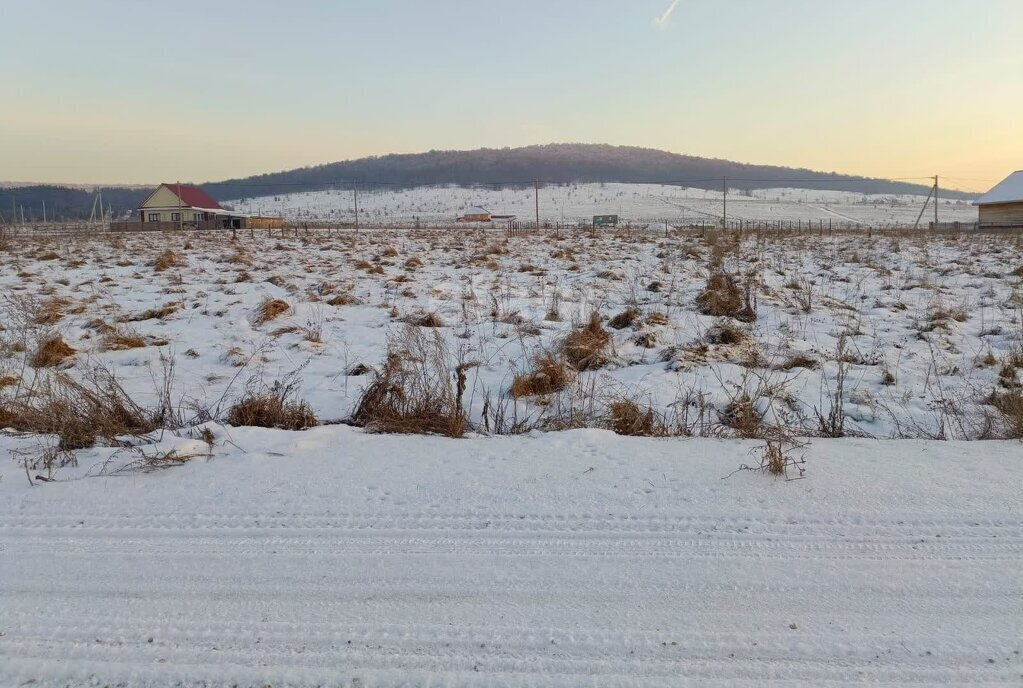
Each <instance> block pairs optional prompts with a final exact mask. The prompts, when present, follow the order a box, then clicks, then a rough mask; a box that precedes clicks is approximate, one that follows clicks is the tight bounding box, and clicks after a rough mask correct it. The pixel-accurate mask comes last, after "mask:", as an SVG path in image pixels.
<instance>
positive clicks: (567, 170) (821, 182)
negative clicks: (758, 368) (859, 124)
mask: <svg viewBox="0 0 1023 688" xmlns="http://www.w3.org/2000/svg"><path fill="white" fill-rule="evenodd" d="M724 177H727V178H728V179H729V187H730V188H734V189H762V188H771V187H778V186H788V187H794V188H803V189H834V190H839V191H858V192H862V193H890V194H923V195H926V194H927V193H928V191H929V186H928V185H926V182H924V183H922V184H909V183H904V182H893V181H889V180H885V179H868V178H864V177H856V176H851V175H842V174H836V173H833V172H816V171H813V170H807V169H798V168H791V167H778V166H772V165H748V164H744V163H737V162H731V161H728V160H719V159H714V158H698V157H694V156H691V155H679V154H677V153H668V152H665V151H660V150H655V149H652V148H638V147H635V146H609V145H604V144H578V143H566V144H550V145H543V146H526V147H524V148H500V149H498V148H481V149H479V150H473V151H430V152H429V153H414V154H396V155H383V156H379V157H370V158H361V159H358V160H348V161H345V162H335V163H330V164H327V165H317V166H315V167H303V168H300V169H295V170H288V171H285V172H275V173H272V174H263V175H258V176H255V177H247V178H244V179H231V180H228V181H224V182H219V183H215V184H208V185H206V187H205V188H206V189H207V190H208V191H209V192H210V193H211V194H212V195H213V196H214V197H215V198H217V199H218V200H221V199H222V200H230V199H233V198H247V197H252V196H267V195H277V194H284V193H290V192H294V191H311V190H317V189H325V188H347V187H349V186H351V185H352V184H360V185H364V186H366V187H370V188H372V187H374V186H382V185H391V184H394V185H405V186H416V185H424V184H459V185H470V184H501V185H511V184H520V183H530V182H531V181H532V180H534V179H539V180H540V181H544V182H667V183H679V184H684V185H685V186H690V187H696V188H706V189H720V188H721V186H722V179H723V178H724ZM921 181H923V180H921ZM943 195H944V196H945V197H946V198H963V199H970V198H974V197H975V195H974V194H967V193H957V192H952V191H949V192H946V193H945V194H943Z"/></svg>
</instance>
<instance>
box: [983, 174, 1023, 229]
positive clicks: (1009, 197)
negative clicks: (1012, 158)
mask: <svg viewBox="0 0 1023 688" xmlns="http://www.w3.org/2000/svg"><path fill="white" fill-rule="evenodd" d="M973 204H974V205H975V206H977V207H978V209H979V210H978V214H979V217H978V226H979V227H981V228H985V227H987V228H1010V227H1011V228H1020V229H1023V170H1018V171H1016V172H1013V173H1012V174H1010V175H1009V176H1008V177H1006V178H1005V179H1003V180H1002V181H1001V182H999V183H998V184H997V185H996V186H995V187H994V188H993V189H991V190H990V191H988V192H987V193H986V194H984V195H983V196H981V197H980V198H978V199H977V200H976V201H974V202H973Z"/></svg>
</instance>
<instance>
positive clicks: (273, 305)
mask: <svg viewBox="0 0 1023 688" xmlns="http://www.w3.org/2000/svg"><path fill="white" fill-rule="evenodd" d="M289 310H291V306H289V305H288V304H287V302H285V301H281V300H280V299H274V298H270V297H269V296H268V297H266V298H265V299H263V300H262V301H261V302H260V304H259V305H258V306H256V314H255V316H254V317H253V318H252V322H253V324H255V325H262V324H264V323H267V322H269V321H271V320H273V319H275V318H279V317H280V316H282V315H284V314H285V313H287V312H288V311H289Z"/></svg>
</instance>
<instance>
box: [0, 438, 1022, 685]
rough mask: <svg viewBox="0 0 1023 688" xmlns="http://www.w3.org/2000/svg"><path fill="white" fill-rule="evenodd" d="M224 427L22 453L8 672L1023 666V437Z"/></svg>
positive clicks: (771, 677) (4, 579) (821, 673)
mask: <svg viewBox="0 0 1023 688" xmlns="http://www.w3.org/2000/svg"><path fill="white" fill-rule="evenodd" d="M207 427H208V428H210V429H211V431H212V432H213V434H214V443H215V448H214V449H213V450H212V456H211V457H210V458H204V457H205V456H206V455H207V452H208V447H207V444H206V443H205V442H201V441H198V440H189V439H187V438H173V437H171V436H170V435H169V434H167V435H165V436H164V439H163V442H162V443H161V444H160V445H159V446H160V447H162V448H163V449H164V450H166V449H169V448H171V447H174V448H177V449H178V450H179V451H180V452H182V453H197V454H199V456H198V457H196V458H194V459H193V460H192V461H191V462H189V463H188V464H186V465H184V466H182V467H179V468H174V469H170V470H167V471H162V472H157V473H151V474H129V475H119V476H109V477H92V478H88V479H81V480H75V479H72V478H76V477H80V476H82V475H84V474H87V473H92V474H96V473H99V472H101V471H102V468H101V466H102V465H104V464H105V462H106V461H107V459H108V458H109V455H110V454H111V453H112V452H113V451H114V450H111V449H97V450H86V451H83V452H81V454H80V457H79V468H78V469H68V471H67V473H66V474H65V478H68V480H67V481H66V482H58V483H50V484H46V485H43V486H39V487H36V488H29V487H28V485H27V483H26V481H25V479H24V474H20V473H19V471H18V470H16V469H13V468H12V467H11V464H7V465H5V466H4V467H3V468H2V469H0V474H2V481H0V684H2V685H5V686H7V685H9V686H16V685H17V686H28V685H31V686H39V687H41V688H45V687H51V686H61V687H64V686H124V687H134V686H182V687H183V686H188V687H195V686H203V687H211V686H217V687H221V686H223V687H227V686H243V687H249V686H260V687H262V686H274V688H280V687H284V686H341V685H343V686H365V687H370V686H395V685H402V686H438V685H443V686H449V685H450V686H527V685H529V686H535V685H544V686H582V685H586V686H594V685H598V686H604V685H606V686H622V685H642V686H678V685H729V686H754V685H786V686H807V687H815V688H816V687H819V686H825V685H886V686H907V685H920V686H923V685H928V686H946V685H986V686H996V685H999V686H1011V685H1019V684H1020V682H1021V680H1023V662H1021V655H1020V653H1021V651H1023V642H1021V637H1023V633H1021V630H1023V626H1021V624H1023V621H1021V619H1023V578H1021V574H1020V571H1021V570H1023V569H1021V566H1023V514H1021V513H1020V505H1021V503H1023V501H1021V496H1023V494H1021V485H1023V481H1021V478H1023V466H1021V459H1023V457H1021V451H1020V447H1019V444H1018V443H1016V442H992V443H987V444H985V445H984V448H983V450H982V451H978V450H977V448H976V445H973V444H964V443H954V442H933V441H892V442H879V441H876V440H863V439H844V440H815V441H814V442H813V445H812V446H811V447H809V448H808V449H807V450H806V452H807V477H806V479H804V480H798V481H789V482H786V481H784V480H775V479H772V478H770V477H768V476H765V475H761V474H754V473H747V472H742V473H738V474H736V475H733V476H731V477H729V478H727V479H722V478H724V477H725V476H727V475H728V474H729V473H730V472H732V471H733V470H734V469H735V468H736V467H737V466H738V465H739V464H740V463H743V462H746V461H748V460H749V451H750V450H751V449H754V448H755V447H756V443H752V442H736V441H726V440H714V439H690V440H679V439H645V438H623V437H619V436H617V435H614V434H612V433H610V432H608V431H603V430H576V431H570V432H563V433H547V434H540V435H535V436H527V437H513V438H509V437H504V438H478V439H466V440H452V439H446V438H438V437H417V438H415V439H414V440H410V439H409V438H407V437H400V436H380V435H367V434H365V433H363V432H362V431H359V430H355V429H352V428H348V427H344V426H330V427H320V428H313V429H311V430H308V431H305V432H301V433H292V432H283V431H272V430H262V429H256V428H236V429H226V428H222V427H219V426H207ZM18 442H21V443H23V444H25V443H28V444H31V442H30V440H27V439H23V440H16V439H13V438H0V447H5V448H8V447H11V446H13V445H14V444H16V443H18ZM120 454H121V458H120V459H115V461H114V463H113V464H112V465H109V464H107V469H108V470H113V469H114V468H116V466H118V465H120V464H119V463H118V461H120V462H122V463H123V462H124V461H125V460H127V459H128V457H127V456H124V452H123V451H122V452H120Z"/></svg>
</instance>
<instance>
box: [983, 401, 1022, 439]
mask: <svg viewBox="0 0 1023 688" xmlns="http://www.w3.org/2000/svg"><path fill="white" fill-rule="evenodd" d="M988 403H990V404H991V405H992V406H994V407H995V409H997V411H998V413H999V415H1000V416H1001V421H1002V432H1001V436H1002V438H1003V439H1009V440H1021V439H1023V393H1020V392H995V393H993V394H992V395H991V397H990V398H989V399H988Z"/></svg>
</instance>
